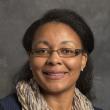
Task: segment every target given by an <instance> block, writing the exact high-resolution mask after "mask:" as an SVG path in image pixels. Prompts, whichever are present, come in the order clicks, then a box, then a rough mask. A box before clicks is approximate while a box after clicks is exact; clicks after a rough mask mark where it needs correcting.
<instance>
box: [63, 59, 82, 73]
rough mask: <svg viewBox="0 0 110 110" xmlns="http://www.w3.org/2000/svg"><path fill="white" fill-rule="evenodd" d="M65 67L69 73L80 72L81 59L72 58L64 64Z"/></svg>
mask: <svg viewBox="0 0 110 110" xmlns="http://www.w3.org/2000/svg"><path fill="white" fill-rule="evenodd" d="M65 65H66V67H67V68H68V69H69V70H71V71H74V72H75V71H77V72H78V71H79V72H80V70H81V58H74V59H70V60H68V62H66V63H65Z"/></svg>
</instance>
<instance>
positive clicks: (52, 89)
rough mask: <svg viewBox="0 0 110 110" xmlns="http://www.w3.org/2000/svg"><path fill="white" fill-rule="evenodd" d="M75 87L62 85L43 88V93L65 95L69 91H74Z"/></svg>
mask: <svg viewBox="0 0 110 110" xmlns="http://www.w3.org/2000/svg"><path fill="white" fill-rule="evenodd" d="M73 89H74V86H73V85H71V86H64V85H63V86H61V85H51V86H48V87H42V88H41V90H42V92H45V93H48V94H61V93H65V92H67V91H73Z"/></svg>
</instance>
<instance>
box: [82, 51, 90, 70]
mask: <svg viewBox="0 0 110 110" xmlns="http://www.w3.org/2000/svg"><path fill="white" fill-rule="evenodd" d="M87 60H88V55H87V53H83V54H82V64H81V71H83V70H84V68H85V67H86V63H87Z"/></svg>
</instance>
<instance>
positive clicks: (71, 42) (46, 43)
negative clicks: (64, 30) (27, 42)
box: [32, 40, 77, 46]
mask: <svg viewBox="0 0 110 110" xmlns="http://www.w3.org/2000/svg"><path fill="white" fill-rule="evenodd" d="M38 44H45V45H47V46H50V45H49V43H48V42H47V41H45V40H44V41H36V42H34V43H33V44H32V46H34V45H38ZM61 44H74V45H75V44H77V43H75V42H73V41H63V42H61Z"/></svg>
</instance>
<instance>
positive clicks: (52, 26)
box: [29, 22, 87, 110]
mask: <svg viewBox="0 0 110 110" xmlns="http://www.w3.org/2000/svg"><path fill="white" fill-rule="evenodd" d="M45 42H46V43H45ZM63 47H65V48H73V49H80V48H82V44H81V41H80V37H79V36H78V34H77V33H76V32H75V31H74V30H73V29H72V28H71V27H69V26H68V25H66V24H63V23H58V22H49V23H46V24H44V25H42V26H40V27H39V29H38V30H37V32H36V33H35V35H34V40H33V46H32V48H33V49H36V48H50V49H53V50H57V49H59V48H63ZM29 59H30V66H31V68H32V72H33V76H34V78H35V79H36V81H37V83H38V84H39V86H40V88H41V92H42V93H43V95H44V97H45V99H46V101H47V103H48V105H49V106H50V107H52V108H53V110H71V107H72V102H73V96H74V88H75V84H76V81H77V80H78V77H79V75H80V71H81V70H82V69H83V68H84V67H85V65H86V62H87V54H86V53H83V54H80V55H78V56H75V57H70V58H63V57H60V56H59V55H58V54H57V52H53V53H52V54H51V55H50V56H49V57H33V56H30V58H29ZM44 71H60V72H65V74H64V76H63V77H62V78H59V79H52V78H51V77H47V76H45V75H44V74H43V72H44ZM65 99H68V100H65Z"/></svg>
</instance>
